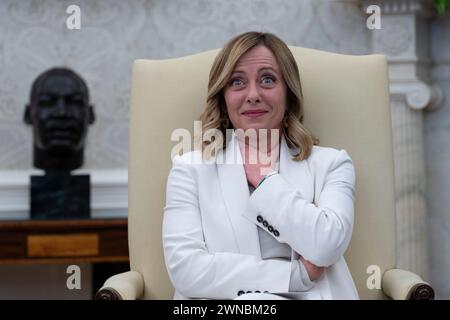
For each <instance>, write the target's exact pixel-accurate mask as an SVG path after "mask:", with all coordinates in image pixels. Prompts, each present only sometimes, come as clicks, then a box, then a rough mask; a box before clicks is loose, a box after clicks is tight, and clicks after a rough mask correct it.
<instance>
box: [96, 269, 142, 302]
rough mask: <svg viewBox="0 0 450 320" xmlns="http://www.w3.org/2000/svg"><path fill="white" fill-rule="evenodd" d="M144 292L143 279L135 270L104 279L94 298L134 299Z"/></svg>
mask: <svg viewBox="0 0 450 320" xmlns="http://www.w3.org/2000/svg"><path fill="white" fill-rule="evenodd" d="M143 294H144V279H143V278H142V276H141V274H140V273H139V272H136V271H128V272H123V273H119V274H116V275H114V276H112V277H110V278H109V279H108V280H106V281H105V284H104V285H103V287H101V288H100V290H99V291H98V292H97V294H96V295H95V300H135V299H139V298H141V297H142V296H143Z"/></svg>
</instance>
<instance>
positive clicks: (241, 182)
mask: <svg viewBox="0 0 450 320" xmlns="http://www.w3.org/2000/svg"><path fill="white" fill-rule="evenodd" d="M218 159H220V160H221V161H220V163H217V171H218V175H219V180H220V186H221V188H222V194H223V198H224V201H225V206H226V209H227V214H228V217H229V220H230V222H231V225H232V227H233V230H234V233H235V237H236V242H237V246H238V248H239V252H240V253H242V254H251V255H254V256H258V257H261V251H260V246H259V237H258V231H257V226H256V224H254V223H251V222H250V221H248V220H247V219H246V218H244V217H243V215H242V213H243V212H244V210H245V209H246V207H247V202H248V199H249V197H250V192H249V188H248V183H247V178H246V176H245V171H244V166H243V163H242V156H241V152H240V149H239V144H238V141H237V138H236V137H235V134H234V132H233V134H232V135H231V139H230V141H229V142H228V144H227V148H226V149H225V156H224V157H223V156H222V154H219V157H218Z"/></svg>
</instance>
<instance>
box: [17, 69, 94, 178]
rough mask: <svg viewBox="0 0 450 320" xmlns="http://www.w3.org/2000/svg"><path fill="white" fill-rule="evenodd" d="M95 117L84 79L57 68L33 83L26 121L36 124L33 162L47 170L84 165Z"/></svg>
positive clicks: (52, 170)
mask: <svg viewBox="0 0 450 320" xmlns="http://www.w3.org/2000/svg"><path fill="white" fill-rule="evenodd" d="M94 119H95V116H94V111H93V108H92V106H91V105H90V104H89V91H88V87H87V85H86V83H85V82H84V80H83V79H82V78H81V77H80V76H79V75H78V74H76V73H75V72H74V71H72V70H70V69H66V68H54V69H50V70H47V71H45V72H43V73H42V74H40V75H39V76H38V77H37V78H36V80H35V81H34V82H33V85H32V88H31V94H30V103H29V104H28V105H27V106H26V109H25V114H24V121H25V123H27V124H30V125H32V126H33V140H34V141H33V144H34V150H33V151H34V152H33V164H34V166H35V167H37V168H39V169H44V170H45V171H46V172H61V171H65V172H70V171H71V170H75V169H77V168H79V167H81V166H82V165H83V159H84V158H83V153H84V144H85V139H86V134H87V130H88V126H89V124H92V123H93V122H94Z"/></svg>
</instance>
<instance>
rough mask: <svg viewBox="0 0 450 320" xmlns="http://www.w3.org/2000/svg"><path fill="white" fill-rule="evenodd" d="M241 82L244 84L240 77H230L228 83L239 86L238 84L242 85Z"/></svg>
mask: <svg viewBox="0 0 450 320" xmlns="http://www.w3.org/2000/svg"><path fill="white" fill-rule="evenodd" d="M242 84H244V82H243V81H242V80H241V79H238V78H237V79H231V81H230V85H232V86H240V85H242Z"/></svg>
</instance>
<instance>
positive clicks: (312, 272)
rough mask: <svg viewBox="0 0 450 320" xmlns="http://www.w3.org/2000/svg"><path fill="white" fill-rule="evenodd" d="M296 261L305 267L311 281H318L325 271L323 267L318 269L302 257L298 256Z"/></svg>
mask: <svg viewBox="0 0 450 320" xmlns="http://www.w3.org/2000/svg"><path fill="white" fill-rule="evenodd" d="M298 260H300V261H301V262H302V263H303V265H304V266H305V269H306V271H307V272H308V276H309V279H310V280H311V281H315V280H317V279H319V278H320V277H321V276H322V274H323V273H324V271H325V267H318V266H316V265H315V264H313V263H311V262H309V261H308V260H306V259H305V258H303V257H302V256H300V258H299V259H298Z"/></svg>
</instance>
